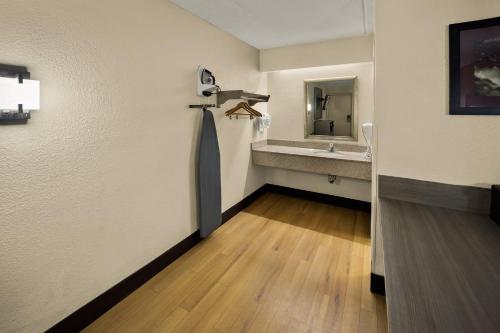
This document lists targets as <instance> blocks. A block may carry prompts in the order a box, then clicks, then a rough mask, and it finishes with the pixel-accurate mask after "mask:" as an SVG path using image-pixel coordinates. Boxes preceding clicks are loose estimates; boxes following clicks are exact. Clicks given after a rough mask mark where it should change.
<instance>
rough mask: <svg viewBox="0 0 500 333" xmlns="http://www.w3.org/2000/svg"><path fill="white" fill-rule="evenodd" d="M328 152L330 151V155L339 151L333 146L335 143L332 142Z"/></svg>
mask: <svg viewBox="0 0 500 333" xmlns="http://www.w3.org/2000/svg"><path fill="white" fill-rule="evenodd" d="M328 151H329V152H330V153H335V152H336V151H337V149H336V148H335V145H334V144H333V142H332V143H330V146H329V148H328Z"/></svg>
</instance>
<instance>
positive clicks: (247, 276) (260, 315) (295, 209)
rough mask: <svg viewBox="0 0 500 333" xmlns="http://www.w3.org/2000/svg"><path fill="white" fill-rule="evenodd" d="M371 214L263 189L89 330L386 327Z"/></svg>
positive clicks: (219, 331)
mask: <svg viewBox="0 0 500 333" xmlns="http://www.w3.org/2000/svg"><path fill="white" fill-rule="evenodd" d="M369 230H370V222H369V214H367V213H363V212H357V211H353V210H349V209H345V208H339V207H335V206H331V205H324V204H319V203H315V202H310V201H305V200H300V199H295V198H290V197H285V196H280V195H276V194H270V193H268V194H265V195H264V196H262V197H260V198H259V199H258V200H257V201H256V202H255V203H253V204H252V205H251V206H250V207H249V208H247V209H245V210H244V211H243V212H240V213H239V214H238V215H236V216H235V217H233V218H232V219H231V220H230V221H228V222H227V223H226V224H224V225H223V226H222V227H220V228H219V229H218V230H217V231H216V232H215V233H214V234H213V235H212V236H210V237H209V238H208V239H206V240H204V241H203V242H201V243H200V244H198V245H197V246H196V247H194V248H193V249H192V250H191V251H189V252H188V253H186V254H185V255H184V256H182V257H181V258H180V259H178V260H177V261H175V262H174V263H172V264H171V265H170V266H169V267H167V268H166V269H165V270H163V271H162V272H160V273H159V274H158V275H156V276H155V277H154V278H152V279H151V280H150V281H148V282H147V283H146V284H145V285H143V286H142V287H141V288H139V289H138V290H136V291H135V292H134V293H132V294H131V295H130V296H128V297H127V298H126V299H124V300H123V301H122V302H121V303H119V304H118V305H116V306H115V307H114V308H112V309H111V310H110V311H108V312H107V313H106V314H104V315H103V316H102V317H101V318H99V319H98V320H97V321H96V322H94V323H93V324H92V325H90V326H89V327H88V328H87V329H86V330H85V332H182V333H184V332H216V333H225V332H227V333H233V332H258V333H262V332H273V333H274V332H287V333H289V332H363V333H364V332H386V331H387V319H386V307H385V299H384V298H383V297H381V296H377V295H374V294H371V293H370V291H369V284H370V282H369V276H370V238H369Z"/></svg>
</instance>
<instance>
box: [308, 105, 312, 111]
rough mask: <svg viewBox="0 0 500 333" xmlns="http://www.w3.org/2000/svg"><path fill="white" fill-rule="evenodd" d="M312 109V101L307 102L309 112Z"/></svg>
mask: <svg viewBox="0 0 500 333" xmlns="http://www.w3.org/2000/svg"><path fill="white" fill-rule="evenodd" d="M311 111H312V105H311V103H307V112H311Z"/></svg>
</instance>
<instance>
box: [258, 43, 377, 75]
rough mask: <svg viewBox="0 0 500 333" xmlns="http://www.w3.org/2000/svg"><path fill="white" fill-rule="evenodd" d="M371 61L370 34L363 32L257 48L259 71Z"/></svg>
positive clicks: (371, 46) (371, 44)
mask: <svg viewBox="0 0 500 333" xmlns="http://www.w3.org/2000/svg"><path fill="white" fill-rule="evenodd" d="M372 60H373V36H372V35H366V36H359V37H351V38H341V39H335V40H330V41H324V42H318V43H309V44H300V45H293V46H284V47H276V48H271V49H265V50H261V51H260V70H261V71H277V70H284V69H296V68H308V67H317V66H330V65H339V64H352V63H360V62H370V61H372Z"/></svg>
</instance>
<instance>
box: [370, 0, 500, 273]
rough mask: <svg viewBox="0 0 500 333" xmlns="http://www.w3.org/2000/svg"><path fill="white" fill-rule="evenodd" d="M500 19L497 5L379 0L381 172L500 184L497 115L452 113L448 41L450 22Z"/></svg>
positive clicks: (494, 0)
mask: <svg viewBox="0 0 500 333" xmlns="http://www.w3.org/2000/svg"><path fill="white" fill-rule="evenodd" d="M499 15H500V1H498V0H477V1H469V0H441V1H432V0H421V1H409V0H406V1H401V0H377V3H376V6H375V124H376V126H377V132H378V140H377V143H376V145H377V147H378V148H377V150H378V151H377V156H378V158H377V161H376V162H377V164H378V167H377V171H376V173H377V174H384V175H391V176H399V177H407V178H414V179H423V180H429V181H436V182H442V183H450V184H458V185H472V186H480V187H483V186H488V185H489V184H491V183H500V155H499V154H498V142H499V138H500V116H450V115H448V38H447V34H448V24H450V23H458V22H464V21H470V20H476V19H482V18H488V17H495V16H499ZM377 225H378V228H377V232H376V234H377V235H378V234H379V232H378V229H379V224H377ZM380 241H381V240H380V238H378V239H377V240H376V244H377V249H376V264H375V267H374V268H375V271H376V272H377V273H378V274H382V273H383V261H382V259H383V257H382V248H381V242H380Z"/></svg>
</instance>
